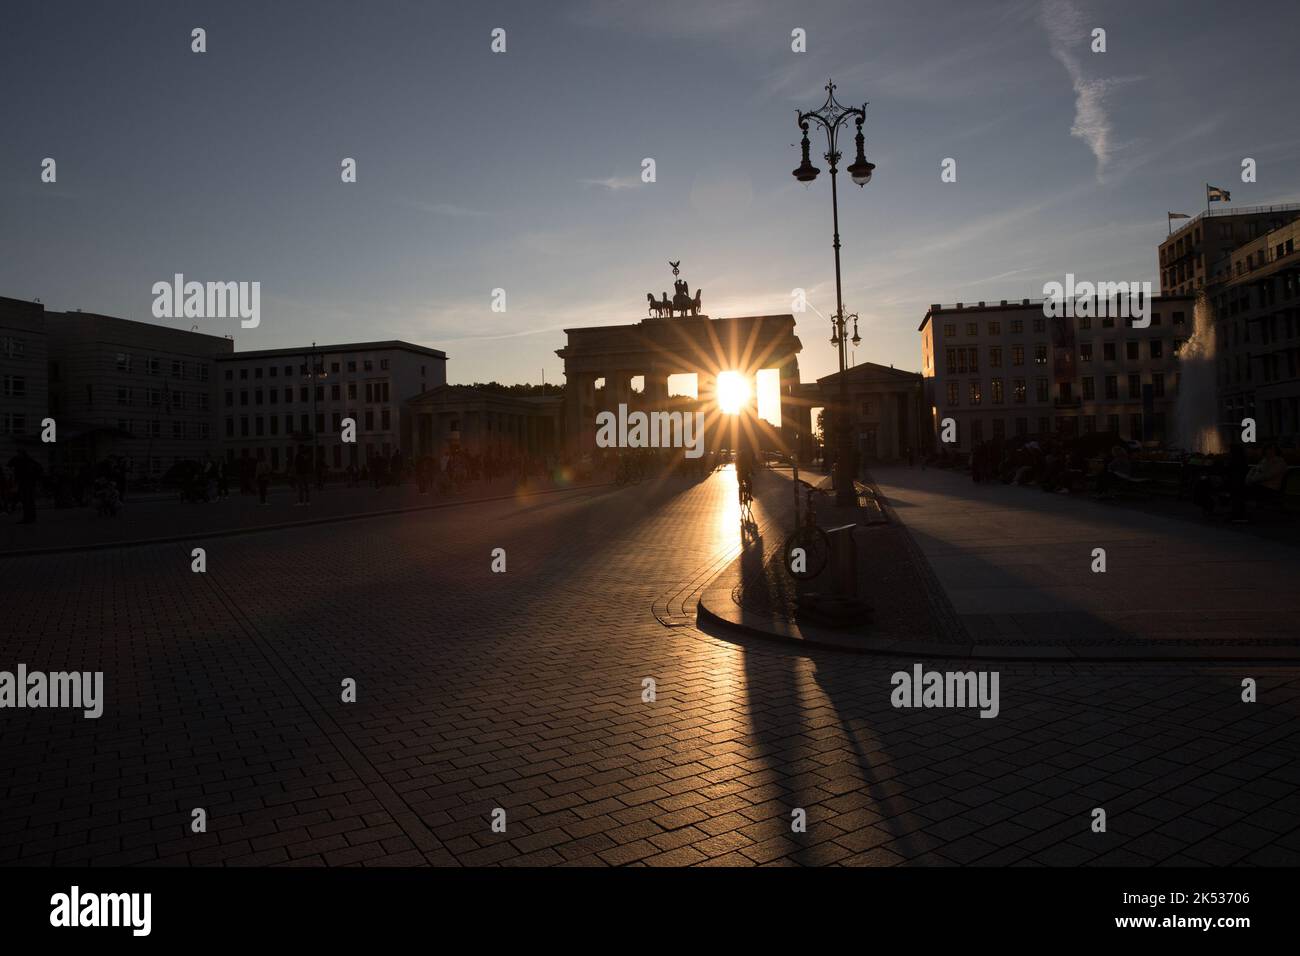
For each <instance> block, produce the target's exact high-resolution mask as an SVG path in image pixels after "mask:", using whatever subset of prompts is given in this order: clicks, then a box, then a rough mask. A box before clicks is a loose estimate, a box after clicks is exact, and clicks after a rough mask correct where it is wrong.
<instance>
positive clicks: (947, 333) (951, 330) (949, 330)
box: [943, 322, 957, 339]
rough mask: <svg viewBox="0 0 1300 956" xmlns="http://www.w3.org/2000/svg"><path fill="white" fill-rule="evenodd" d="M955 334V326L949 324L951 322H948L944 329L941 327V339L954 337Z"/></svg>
mask: <svg viewBox="0 0 1300 956" xmlns="http://www.w3.org/2000/svg"><path fill="white" fill-rule="evenodd" d="M956 334H957V326H956V325H954V324H953V323H951V322H949V323H947V324H946V325H944V327H943V337H944V338H945V339H950V338H953V337H954V336H956Z"/></svg>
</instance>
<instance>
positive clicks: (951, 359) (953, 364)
mask: <svg viewBox="0 0 1300 956" xmlns="http://www.w3.org/2000/svg"><path fill="white" fill-rule="evenodd" d="M944 357H945V358H946V359H947V360H948V374H949V375H951V374H952V373H953V372H955V371H957V350H956V349H945V350H944ZM350 397H352V398H355V397H356V396H355V395H353V396H350Z"/></svg>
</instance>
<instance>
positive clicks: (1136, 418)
mask: <svg viewBox="0 0 1300 956" xmlns="http://www.w3.org/2000/svg"><path fill="white" fill-rule="evenodd" d="M1128 437H1129V438H1131V439H1133V440H1134V441H1141V440H1142V413H1141V412H1134V413H1133V414H1131V415H1129V417H1128Z"/></svg>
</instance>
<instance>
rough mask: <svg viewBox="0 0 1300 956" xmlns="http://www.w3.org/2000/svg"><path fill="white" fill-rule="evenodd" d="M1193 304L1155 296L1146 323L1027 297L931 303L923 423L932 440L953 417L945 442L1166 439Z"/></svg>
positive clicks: (924, 341)
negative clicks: (1062, 310)
mask: <svg viewBox="0 0 1300 956" xmlns="http://www.w3.org/2000/svg"><path fill="white" fill-rule="evenodd" d="M1193 303H1194V299H1193V298H1192V297H1191V296H1157V297H1153V298H1152V300H1151V303H1150V313H1149V315H1150V319H1151V324H1150V326H1149V327H1148V328H1134V327H1133V323H1132V319H1126V318H1117V317H1113V316H1112V317H1099V316H1097V315H1096V312H1097V311H1098V310H1097V309H1096V308H1094V309H1093V313H1094V315H1093V316H1092V317H1074V318H1057V319H1051V318H1048V317H1047V316H1045V315H1044V314H1043V303H1042V302H1041V301H1038V300H1029V299H1022V300H1021V301H1020V302H1015V303H1012V302H1008V301H1006V300H1002V301H1001V302H999V303H996V304H987V303H985V302H979V303H975V304H971V305H967V304H965V303H961V302H959V303H957V304H956V305H954V306H943V305H937V304H936V305H932V306H930V309H929V311H928V312H926V315H925V318H924V319H923V320H922V321H921V325H920V327H919V331H920V333H921V365H922V368H921V377H922V380H923V383H924V386H923V390H924V399H923V407H924V409H925V414H926V417H927V421H926V428H927V431H928V432H929V433H930V434H931V435H933V436H935V438H934V440H935V441H936V443H937V441H938V437H939V436H940V435H941V432H942V424H943V421H944V419H947V418H951V419H953V420H954V422H955V423H956V426H957V428H956V439H957V440H956V443H955V444H953V445H949V447H951V448H954V449H955V450H961V451H970V450H971V448H973V447H974V446H975V445H976V444H978V443H979V442H981V441H986V440H988V439H992V438H1009V437H1012V436H1015V435H1030V434H1033V435H1061V436H1072V435H1078V434H1089V433H1093V432H1106V431H1110V432H1115V433H1117V434H1119V435H1120V436H1122V437H1125V438H1132V439H1135V440H1139V441H1142V440H1157V441H1159V440H1165V439H1167V438H1168V437H1169V436H1170V434H1171V424H1172V417H1171V415H1172V410H1173V404H1174V398H1175V396H1176V394H1177V391H1178V383H1179V370H1178V360H1177V354H1178V350H1179V349H1180V348H1181V346H1182V344H1183V343H1184V342H1185V341H1186V340H1187V339H1188V338H1190V337H1191V335H1192V306H1193Z"/></svg>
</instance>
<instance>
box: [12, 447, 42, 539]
mask: <svg viewBox="0 0 1300 956" xmlns="http://www.w3.org/2000/svg"><path fill="white" fill-rule="evenodd" d="M9 467H10V468H12V469H13V471H14V482H15V483H16V484H17V485H18V500H19V501H20V502H21V503H22V506H23V520H22V522H21V523H22V524H35V523H36V482H37V481H38V480H39V479H40V477H41V466H40V465H38V464H37V463H36V462H34V461H32V459H31V456H29V455H28V454H27V449H25V448H20V449H18V454H16V455H14V457H13V458H10V459H9Z"/></svg>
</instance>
